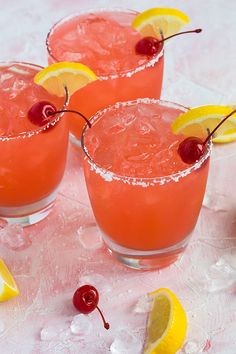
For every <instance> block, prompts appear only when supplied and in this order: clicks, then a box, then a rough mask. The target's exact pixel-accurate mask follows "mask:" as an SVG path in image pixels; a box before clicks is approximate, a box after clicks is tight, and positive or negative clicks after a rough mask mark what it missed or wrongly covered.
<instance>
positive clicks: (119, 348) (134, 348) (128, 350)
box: [110, 329, 143, 354]
mask: <svg viewBox="0 0 236 354" xmlns="http://www.w3.org/2000/svg"><path fill="white" fill-rule="evenodd" d="M142 347H143V343H142V341H141V340H140V338H138V337H137V336H136V335H134V334H133V333H131V332H130V331H129V329H122V330H120V331H119V333H118V335H117V337H116V338H115V339H114V341H113V343H112V344H111V347H110V351H111V353H112V354H134V353H135V354H141V351H142Z"/></svg>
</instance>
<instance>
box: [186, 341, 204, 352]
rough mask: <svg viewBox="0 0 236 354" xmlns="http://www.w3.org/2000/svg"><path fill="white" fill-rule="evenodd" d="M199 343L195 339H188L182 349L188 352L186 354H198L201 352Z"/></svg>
mask: <svg viewBox="0 0 236 354" xmlns="http://www.w3.org/2000/svg"><path fill="white" fill-rule="evenodd" d="M199 350H200V348H199V345H198V343H197V342H195V341H188V342H187V343H185V345H184V347H183V349H182V351H183V353H186V354H197V353H199Z"/></svg>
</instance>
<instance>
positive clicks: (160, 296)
mask: <svg viewBox="0 0 236 354" xmlns="http://www.w3.org/2000/svg"><path fill="white" fill-rule="evenodd" d="M149 296H150V297H151V298H152V308H151V311H150V313H149V318H148V325H147V338H146V342H145V348H144V354H157V353H158V354H175V353H176V352H177V351H178V350H179V349H180V348H181V347H182V345H183V342H184V339H185V337H186V331H187V318H186V315H185V312H184V309H183V307H182V305H181V303H180V302H179V300H178V298H177V297H176V295H175V294H174V293H173V292H172V291H170V290H169V289H165V288H162V289H158V290H156V291H154V292H152V293H150V294H149Z"/></svg>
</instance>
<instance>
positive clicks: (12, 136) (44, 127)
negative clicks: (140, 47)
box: [0, 61, 70, 141]
mask: <svg viewBox="0 0 236 354" xmlns="http://www.w3.org/2000/svg"><path fill="white" fill-rule="evenodd" d="M14 64H17V65H21V66H25V67H31V68H37V69H40V70H42V69H44V67H43V66H41V65H38V64H33V63H29V62H25V61H0V69H1V67H3V66H9V65H14ZM69 99H70V97H69V93H68V90H67V87H66V86H65V100H64V103H63V106H62V109H63V110H64V109H65V108H66V107H67V106H68V104H69ZM63 114H64V112H63V113H57V114H55V118H53V119H51V120H50V121H49V122H47V123H45V124H44V125H42V126H41V127H39V128H35V129H31V130H29V131H27V132H20V133H15V134H8V135H1V136H0V141H9V140H13V139H20V138H23V139H24V138H31V137H32V136H35V135H37V134H39V133H41V132H42V131H46V130H47V129H49V128H50V127H51V126H54V125H55V124H56V123H57V122H58V121H59V120H60V119H61V117H62V116H63Z"/></svg>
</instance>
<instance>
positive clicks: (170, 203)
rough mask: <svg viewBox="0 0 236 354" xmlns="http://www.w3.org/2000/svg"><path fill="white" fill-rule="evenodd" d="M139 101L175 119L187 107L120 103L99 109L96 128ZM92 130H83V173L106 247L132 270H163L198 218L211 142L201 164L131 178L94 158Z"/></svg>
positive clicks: (181, 247) (146, 101) (152, 101)
mask: <svg viewBox="0 0 236 354" xmlns="http://www.w3.org/2000/svg"><path fill="white" fill-rule="evenodd" d="M138 104H143V105H150V107H151V106H152V105H153V107H154V106H158V109H160V111H162V112H163V114H167V116H168V114H169V113H171V114H172V116H173V119H174V118H176V117H177V116H178V115H179V114H180V113H183V112H186V111H187V108H185V107H183V106H180V105H178V104H174V103H170V102H165V101H160V100H155V99H149V98H145V99H138V100H134V101H128V102H121V103H117V104H115V105H113V106H110V107H108V108H107V109H104V110H101V111H99V112H98V113H96V114H95V115H94V116H93V117H92V118H91V123H92V128H91V130H92V129H93V126H95V125H96V124H97V123H98V122H102V120H103V119H104V122H105V119H106V117H108V115H109V114H112V115H113V116H115V114H116V112H119V109H121V107H122V108H124V107H128V106H134V107H135V105H138ZM175 112H176V113H175ZM117 114H118V113H117ZM104 117H105V118H104ZM88 129H89V128H88V127H85V128H84V129H83V133H82V140H81V143H82V148H83V151H84V153H85V159H84V173H85V179H86V184H87V189H88V194H89V197H90V201H91V206H92V209H93V212H94V215H95V218H96V221H97V224H98V226H99V228H100V230H101V232H102V235H103V239H104V241H105V243H106V245H107V246H108V248H109V249H110V251H111V252H112V253H113V255H114V256H115V257H116V258H117V259H118V260H119V261H121V262H122V263H123V264H125V265H127V266H128V267H131V268H135V269H151V268H162V267H165V266H167V265H169V264H170V263H172V262H174V261H175V260H176V259H177V258H178V256H179V255H180V254H181V252H182V251H183V250H184V249H185V248H186V246H187V244H188V242H189V239H190V237H191V234H192V232H193V230H194V227H195V225H196V222H197V219H198V216H199V212H200V209H201V206H202V201H203V197H204V193H205V188H206V183H207V176H208V169H209V157H210V152H211V142H210V143H209V144H208V146H207V149H206V151H205V153H204V155H203V157H202V158H201V159H200V160H199V161H198V162H196V163H195V164H193V165H192V166H190V167H187V168H185V169H183V170H181V171H180V172H178V171H177V172H176V173H172V174H170V175H163V176H162V175H161V176H158V177H151V178H150V177H142V178H140V177H135V176H132V177H130V176H127V175H126V176H125V175H120V174H119V173H115V172H112V170H108V169H107V168H104V166H102V165H101V164H99V163H98V162H97V161H96V160H94V158H93V156H92V154H93V152H91V151H90V150H89V148H88V141H89V140H88V139H89V131H90V130H88ZM130 138H131V137H130ZM86 139H87V140H86ZM115 139H116V138H115V136H114V141H115ZM186 166H187V165H186Z"/></svg>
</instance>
